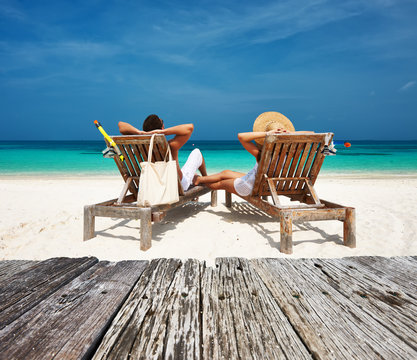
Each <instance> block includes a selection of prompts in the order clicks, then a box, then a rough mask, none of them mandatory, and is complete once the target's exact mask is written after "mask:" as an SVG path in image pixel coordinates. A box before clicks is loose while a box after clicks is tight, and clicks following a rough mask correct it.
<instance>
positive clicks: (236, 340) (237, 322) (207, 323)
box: [202, 258, 311, 359]
mask: <svg viewBox="0 0 417 360" xmlns="http://www.w3.org/2000/svg"><path fill="white" fill-rule="evenodd" d="M202 314H203V320H202V324H203V326H202V331H203V334H202V338H203V358H204V359H283V358H289V359H311V356H310V354H309V351H308V349H307V348H306V347H305V346H304V344H303V343H302V342H301V341H300V339H299V337H298V335H297V334H296V332H295V331H294V329H293V328H292V326H291V324H290V323H289V322H288V320H287V318H286V316H285V314H284V313H283V312H282V311H281V309H280V308H279V306H278V304H277V302H276V301H275V299H274V298H273V297H272V296H271V294H270V292H269V290H268V289H267V287H266V286H265V285H264V283H263V282H262V281H261V279H260V277H259V275H258V274H257V273H256V272H255V271H254V269H253V267H252V266H251V265H250V263H249V262H248V260H244V259H237V258H224V259H217V260H216V268H215V269H214V270H213V269H206V271H205V273H204V277H203V281H202Z"/></svg>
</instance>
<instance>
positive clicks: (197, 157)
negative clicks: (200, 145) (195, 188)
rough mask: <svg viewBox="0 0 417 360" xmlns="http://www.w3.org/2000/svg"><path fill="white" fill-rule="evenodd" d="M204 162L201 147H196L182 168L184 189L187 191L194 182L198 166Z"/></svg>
mask: <svg viewBox="0 0 417 360" xmlns="http://www.w3.org/2000/svg"><path fill="white" fill-rule="evenodd" d="M202 163H203V155H202V154H201V151H200V150H199V149H194V150H193V151H191V154H190V155H189V156H188V159H187V162H186V163H185V164H184V166H183V167H182V168H181V172H182V180H181V185H182V188H183V189H184V191H187V190H188V188H189V187H190V185H191V183H192V182H193V177H194V175H195V173H196V172H197V170H198V168H199V167H200V166H201V164H202Z"/></svg>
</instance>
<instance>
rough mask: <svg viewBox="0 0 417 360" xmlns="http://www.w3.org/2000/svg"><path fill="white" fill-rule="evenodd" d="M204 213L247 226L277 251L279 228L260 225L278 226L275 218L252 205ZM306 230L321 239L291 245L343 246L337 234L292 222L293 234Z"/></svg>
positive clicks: (240, 205)
mask: <svg viewBox="0 0 417 360" xmlns="http://www.w3.org/2000/svg"><path fill="white" fill-rule="evenodd" d="M206 211H207V212H209V213H213V214H216V215H218V216H221V217H222V218H223V219H225V220H226V221H227V222H239V223H244V224H248V225H249V226H251V227H252V228H253V229H254V230H255V231H256V232H257V233H258V234H259V235H261V236H262V237H264V238H265V239H266V240H267V241H268V243H269V245H270V246H271V247H272V248H275V249H278V250H279V248H280V235H279V234H280V228H279V227H278V229H277V230H268V229H266V228H265V227H264V226H263V225H262V223H277V224H279V221H277V219H276V218H275V217H273V216H271V215H269V214H267V213H265V212H263V211H262V210H260V209H258V208H257V207H255V206H254V205H252V204H250V203H247V202H234V203H232V207H231V208H229V211H214V210H211V209H207V210H206ZM335 221H337V220H335ZM308 230H312V231H314V232H317V233H319V234H320V236H321V238H317V239H314V240H298V241H293V245H297V244H301V243H304V242H311V243H316V244H322V243H325V242H329V241H333V242H335V243H339V244H342V245H343V238H342V237H341V236H339V235H337V234H334V235H330V234H328V233H326V232H325V231H324V230H323V229H320V228H318V227H316V226H313V225H311V224H310V223H308V222H302V223H301V222H295V223H294V222H293V232H297V231H308Z"/></svg>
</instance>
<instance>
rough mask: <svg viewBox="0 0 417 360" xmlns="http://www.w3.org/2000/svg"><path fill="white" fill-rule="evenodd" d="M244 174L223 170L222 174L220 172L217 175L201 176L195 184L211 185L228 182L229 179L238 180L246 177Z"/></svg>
mask: <svg viewBox="0 0 417 360" xmlns="http://www.w3.org/2000/svg"><path fill="white" fill-rule="evenodd" d="M244 175H245V174H244V173H240V172H237V171H232V170H223V171H222V172H219V173H217V174H213V175H208V176H199V177H197V178H196V179H195V182H194V184H195V185H199V184H210V183H216V182H219V181H222V180H228V179H233V180H234V179H236V178H239V177H242V176H244Z"/></svg>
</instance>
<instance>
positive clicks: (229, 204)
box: [225, 191, 232, 207]
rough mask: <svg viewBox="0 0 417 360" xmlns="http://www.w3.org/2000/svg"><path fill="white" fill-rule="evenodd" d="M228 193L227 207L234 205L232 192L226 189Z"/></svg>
mask: <svg viewBox="0 0 417 360" xmlns="http://www.w3.org/2000/svg"><path fill="white" fill-rule="evenodd" d="M225 194H226V207H232V193H230V192H228V191H225Z"/></svg>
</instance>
